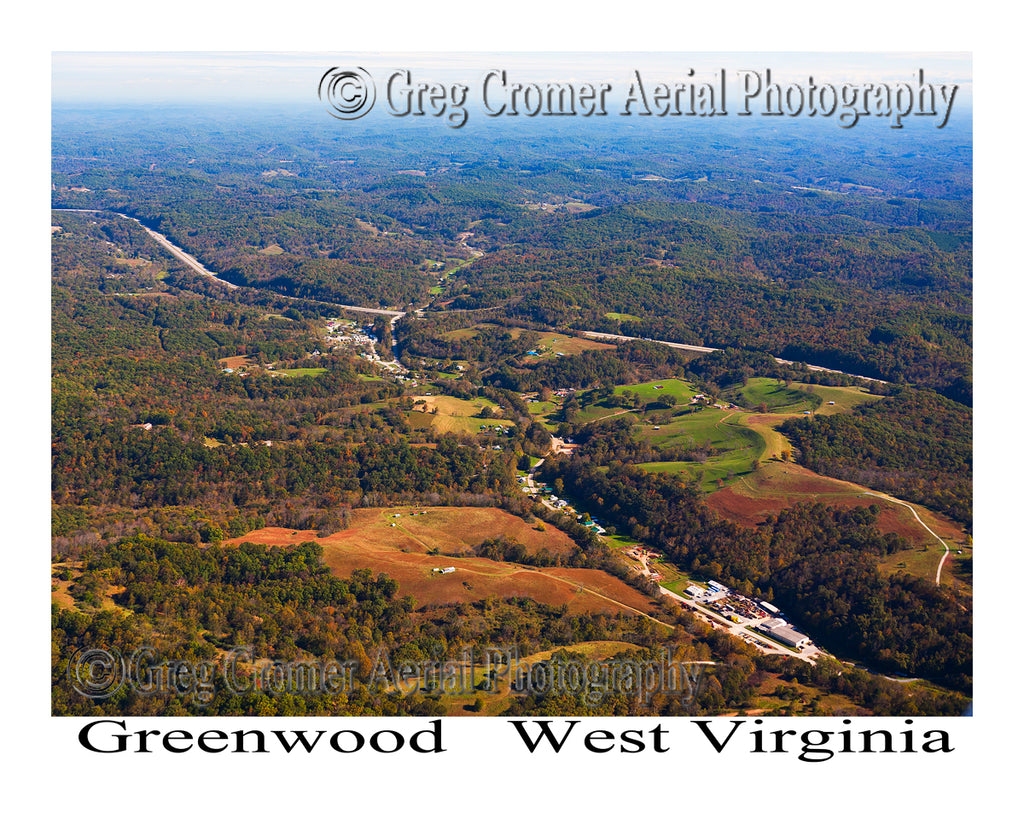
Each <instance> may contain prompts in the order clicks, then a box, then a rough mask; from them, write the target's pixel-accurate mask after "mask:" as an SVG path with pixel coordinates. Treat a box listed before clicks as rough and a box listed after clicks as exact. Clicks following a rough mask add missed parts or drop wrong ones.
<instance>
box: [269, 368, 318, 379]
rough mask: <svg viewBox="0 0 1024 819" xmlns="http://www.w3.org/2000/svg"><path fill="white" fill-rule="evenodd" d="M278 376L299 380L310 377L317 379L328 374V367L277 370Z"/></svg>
mask: <svg viewBox="0 0 1024 819" xmlns="http://www.w3.org/2000/svg"><path fill="white" fill-rule="evenodd" d="M275 372H276V373H277V374H278V375H287V376H289V377H291V378H298V377H300V376H304V375H306V376H309V377H310V378H316V377H317V376H319V375H323V374H324V373H325V372H327V368H326V367H299V368H298V369H295V370H275Z"/></svg>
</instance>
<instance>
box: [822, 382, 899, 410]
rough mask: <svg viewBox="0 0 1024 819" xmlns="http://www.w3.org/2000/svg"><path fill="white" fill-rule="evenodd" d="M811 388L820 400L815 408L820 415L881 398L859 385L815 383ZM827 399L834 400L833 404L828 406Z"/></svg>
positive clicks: (850, 408)
mask: <svg viewBox="0 0 1024 819" xmlns="http://www.w3.org/2000/svg"><path fill="white" fill-rule="evenodd" d="M811 390H812V391H813V392H814V394H815V395H817V396H820V398H821V400H822V404H821V406H820V407H818V409H817V413H818V414H820V415H834V414H835V413H837V412H849V411H850V410H852V409H853V408H854V407H857V406H859V405H860V404H870V403H874V402H875V401H881V400H882V396H881V395H872V394H871V393H869V392H866V391H865V390H863V389H862V388H860V387H822V386H819V385H818V384H815V385H813V386H812V387H811ZM829 401H835V404H834V405H833V406H829V404H828V402H829Z"/></svg>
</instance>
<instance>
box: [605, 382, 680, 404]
mask: <svg viewBox="0 0 1024 819" xmlns="http://www.w3.org/2000/svg"><path fill="white" fill-rule="evenodd" d="M626 392H632V393H636V394H637V395H639V396H640V398H641V400H643V401H644V402H651V401H657V400H658V399H659V398H663V397H664V396H666V395H671V396H674V397H675V399H676V403H677V404H688V403H690V399H691V398H693V396H695V395H696V394H697V390H695V389H694V387H693V385H692V384H691V383H690V382H688V381H683V380H681V379H679V378H662V379H660V380H658V381H648V382H646V383H644V384H633V385H627V386H621V387H616V388H615V394H616V395H624V394H625V393H626Z"/></svg>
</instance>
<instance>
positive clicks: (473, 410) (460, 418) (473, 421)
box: [406, 395, 514, 434]
mask: <svg viewBox="0 0 1024 819" xmlns="http://www.w3.org/2000/svg"><path fill="white" fill-rule="evenodd" d="M413 402H414V406H415V409H413V410H412V411H410V412H407V413H406V417H407V418H408V419H409V423H410V424H411V425H413V426H414V427H416V428H418V429H422V428H425V427H427V426H431V427H433V428H434V429H435V430H437V431H438V432H442V433H444V432H461V433H469V434H475V433H478V432H480V428H481V427H483V426H485V425H486V426H491V427H493V426H495V425H497V426H503V427H507V426H514V424H513V423H512V421H509V420H505V419H501V418H478V417H476V416H478V415H479V414H480V412H481V410H483V408H484V407H490V408H491V410H492V411H494V412H495V413H500V412H501V410H500V408H499V407H498V405H497V404H495V403H494V402H493V401H491V400H489V399H487V398H474V399H473V400H472V401H464V400H463V399H461V398H454V397H453V396H450V395H417V396H414V397H413ZM435 409H436V410H437V412H434V410H435ZM417 416H426V418H428V419H429V423H427V422H425V421H424V420H423V418H422V417H417Z"/></svg>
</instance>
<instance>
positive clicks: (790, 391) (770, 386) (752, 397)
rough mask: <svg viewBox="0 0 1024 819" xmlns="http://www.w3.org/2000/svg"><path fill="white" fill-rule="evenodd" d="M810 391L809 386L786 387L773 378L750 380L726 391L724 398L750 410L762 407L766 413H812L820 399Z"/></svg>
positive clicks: (820, 401) (819, 403) (818, 404)
mask: <svg viewBox="0 0 1024 819" xmlns="http://www.w3.org/2000/svg"><path fill="white" fill-rule="evenodd" d="M798 387H803V389H799V388H798ZM810 389H811V388H810V387H809V385H792V384H791V385H790V386H788V387H787V386H786V385H785V384H784V383H782V382H780V381H778V380H776V379H774V378H751V379H749V380H748V381H747V383H746V384H745V385H744V386H743V387H739V388H734V389H731V390H727V391H726V392H725V394H724V397H726V398H728V399H729V400H731V401H734V402H735V403H737V404H739V405H740V406H742V407H746V408H747V409H752V410H753V409H758V408H760V407H761V406H764V407H765V408H766V409H767V410H768V412H804V411H805V410H811V411H814V410H816V409H817V408H818V407H819V406H820V405H821V403H822V398H821V396H820V395H816V394H815V393H814V392H811V391H808V390H810Z"/></svg>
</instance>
